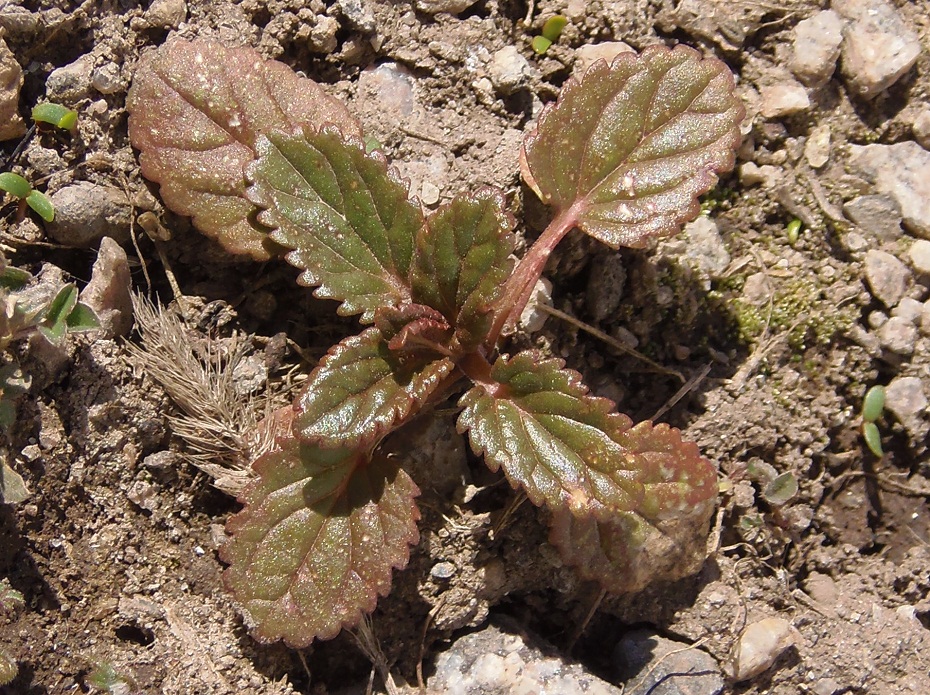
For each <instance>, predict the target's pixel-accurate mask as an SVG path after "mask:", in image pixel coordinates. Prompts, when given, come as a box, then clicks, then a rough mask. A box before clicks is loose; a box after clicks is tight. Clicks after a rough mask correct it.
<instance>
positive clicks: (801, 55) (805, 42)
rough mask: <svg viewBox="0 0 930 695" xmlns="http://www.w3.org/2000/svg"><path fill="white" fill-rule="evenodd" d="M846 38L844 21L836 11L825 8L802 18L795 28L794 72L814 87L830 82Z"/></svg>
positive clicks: (792, 68)
mask: <svg viewBox="0 0 930 695" xmlns="http://www.w3.org/2000/svg"><path fill="white" fill-rule="evenodd" d="M842 41H843V20H842V18H841V17H840V16H839V15H838V14H837V13H836V12H833V11H831V10H824V11H823V12H817V13H816V14H813V15H811V16H810V17H809V18H807V19H803V20H801V21H800V22H798V23H797V25H796V26H795V28H794V52H793V54H792V56H791V62H790V63H789V67H790V68H791V71H792V72H793V73H794V74H795V75H797V77H798V79H799V80H801V81H802V82H804V83H805V84H806V85H808V86H810V87H820V86H822V85H824V84H826V82H828V81H829V79H830V78H831V77H832V76H833V72H834V70H836V61H837V59H838V58H839V57H840V44H841V43H842Z"/></svg>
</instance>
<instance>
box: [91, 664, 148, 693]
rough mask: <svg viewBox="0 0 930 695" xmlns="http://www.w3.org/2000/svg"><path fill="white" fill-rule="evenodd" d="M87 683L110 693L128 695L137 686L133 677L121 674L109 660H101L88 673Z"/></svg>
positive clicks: (95, 688)
mask: <svg viewBox="0 0 930 695" xmlns="http://www.w3.org/2000/svg"><path fill="white" fill-rule="evenodd" d="M87 685H89V686H90V687H92V688H93V689H94V690H99V691H100V692H102V693H109V695H126V694H127V693H129V692H130V691H131V690H134V689H135V688H136V687H137V686H136V682H135V681H134V680H133V679H132V678H130V677H129V676H125V675H123V674H121V673H120V672H119V671H117V670H116V668H115V667H114V666H113V664H111V663H110V662H109V661H103V662H100V663H99V664H97V665H96V666H95V667H94V669H93V670H92V671H91V672H90V673H88V674H87Z"/></svg>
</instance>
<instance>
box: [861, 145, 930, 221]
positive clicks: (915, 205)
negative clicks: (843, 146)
mask: <svg viewBox="0 0 930 695" xmlns="http://www.w3.org/2000/svg"><path fill="white" fill-rule="evenodd" d="M850 154H851V155H852V157H851V159H850V165H851V166H852V168H853V169H854V170H855V171H857V172H858V173H860V174H863V175H864V176H866V177H867V178H868V179H869V180H870V181H872V182H873V183H874V184H875V187H876V188H877V189H878V190H879V191H880V192H881V193H885V194H887V195H890V196H891V197H892V198H894V199H895V201H896V202H897V203H898V207H900V208H901V214H902V216H903V218H904V226H905V227H907V228H908V229H909V230H910V231H912V232H913V233H914V234H916V235H918V236H921V237H925V238H930V176H928V175H927V172H930V152H928V151H927V150H925V149H924V148H922V147H921V146H920V145H918V144H917V143H916V142H913V141H908V142H899V143H897V144H895V145H865V146H858V145H853V146H852V147H850Z"/></svg>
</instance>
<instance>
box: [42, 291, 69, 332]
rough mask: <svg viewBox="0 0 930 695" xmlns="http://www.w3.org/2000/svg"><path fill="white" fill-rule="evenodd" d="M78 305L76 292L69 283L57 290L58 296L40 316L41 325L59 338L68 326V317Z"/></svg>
mask: <svg viewBox="0 0 930 695" xmlns="http://www.w3.org/2000/svg"><path fill="white" fill-rule="evenodd" d="M77 303H78V290H77V287H75V286H74V285H73V284H71V283H69V284H67V285H65V286H64V287H62V288H61V289H60V290H58V294H56V295H55V298H54V299H53V300H52V301H51V303H50V304H49V305H48V308H47V309H46V310H45V314H44V315H43V316H42V323H43V325H44V326H45V327H46V328H48V329H49V331H51V332H52V333H53V334H54V335H56V336H58V337H61V336H64V334H65V329H66V328H67V326H68V316H69V315H70V314H71V312H72V311H74V308H75V307H76V306H77Z"/></svg>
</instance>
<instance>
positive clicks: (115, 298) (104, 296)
mask: <svg viewBox="0 0 930 695" xmlns="http://www.w3.org/2000/svg"><path fill="white" fill-rule="evenodd" d="M131 286H132V277H131V276H130V272H129V260H128V258H127V256H126V252H125V251H124V250H123V248H122V247H121V246H120V245H119V244H117V243H116V242H115V241H114V240H113V239H111V238H110V237H108V236H105V237H103V239H101V240H100V249H99V251H97V260H96V261H95V262H94V267H93V270H92V271H91V278H90V282H89V283H88V284H87V287H85V288H84V290H83V291H82V292H81V300H82V301H83V302H84V303H85V304H87V306H89V307H90V308H91V309H93V310H94V311H95V312H96V314H97V318H98V319H100V327H101V329H102V331H103V337H106V338H115V337H117V336H124V335H127V334H128V333H129V331H130V330H132V323H133V319H132V317H133V310H132V291H131V289H130V288H131Z"/></svg>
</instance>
